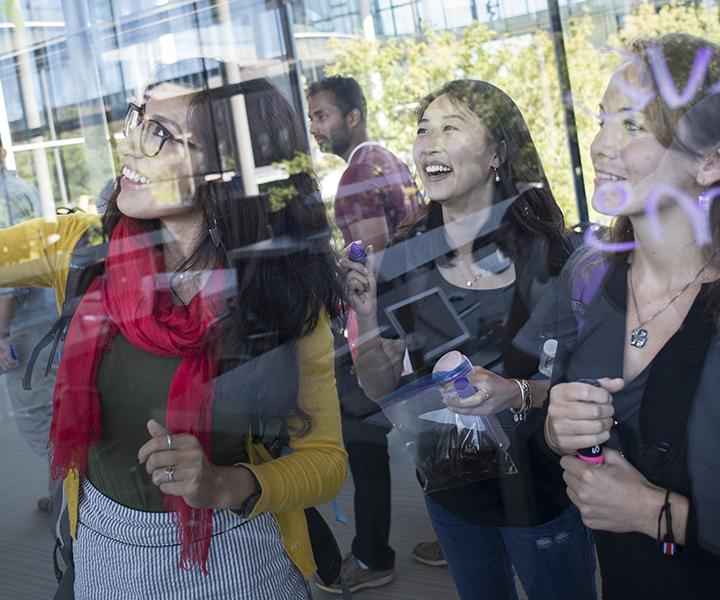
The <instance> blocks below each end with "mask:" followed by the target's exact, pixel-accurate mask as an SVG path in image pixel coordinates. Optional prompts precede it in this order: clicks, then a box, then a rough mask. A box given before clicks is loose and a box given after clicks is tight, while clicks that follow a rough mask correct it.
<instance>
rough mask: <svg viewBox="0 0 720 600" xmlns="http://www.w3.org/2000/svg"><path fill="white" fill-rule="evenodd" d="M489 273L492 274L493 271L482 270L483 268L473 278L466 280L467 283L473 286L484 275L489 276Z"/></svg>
mask: <svg viewBox="0 0 720 600" xmlns="http://www.w3.org/2000/svg"><path fill="white" fill-rule="evenodd" d="M489 275H491V273H488V272H487V271H482V270H481V271H480V272H479V273H478V274H477V275H475V277H473V278H472V279H468V280H467V281H465V285H466V286H468V287H472V286H474V285H475V282H476V281H477V280H478V279H482V278H483V277H488V276H489Z"/></svg>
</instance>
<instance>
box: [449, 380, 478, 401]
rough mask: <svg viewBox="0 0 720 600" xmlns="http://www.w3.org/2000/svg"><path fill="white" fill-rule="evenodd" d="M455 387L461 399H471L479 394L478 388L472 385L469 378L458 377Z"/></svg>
mask: <svg viewBox="0 0 720 600" xmlns="http://www.w3.org/2000/svg"><path fill="white" fill-rule="evenodd" d="M453 387H454V388H455V391H456V392H457V395H458V396H460V397H461V398H469V397H470V396H472V395H473V394H475V393H476V392H477V388H476V387H475V386H474V385H473V384H472V383H470V380H469V379H468V378H467V377H458V378H457V379H455V380H454V381H453Z"/></svg>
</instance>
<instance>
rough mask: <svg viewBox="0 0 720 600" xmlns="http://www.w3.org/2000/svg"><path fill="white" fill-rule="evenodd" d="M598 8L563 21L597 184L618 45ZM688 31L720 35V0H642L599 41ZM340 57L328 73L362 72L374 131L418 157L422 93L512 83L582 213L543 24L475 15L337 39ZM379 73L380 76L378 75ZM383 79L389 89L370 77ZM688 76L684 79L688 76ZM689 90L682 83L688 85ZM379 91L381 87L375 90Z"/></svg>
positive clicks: (549, 165)
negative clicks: (446, 26) (605, 97)
mask: <svg viewBox="0 0 720 600" xmlns="http://www.w3.org/2000/svg"><path fill="white" fill-rule="evenodd" d="M599 22H600V21H599V19H598V18H597V17H593V16H591V15H590V14H586V15H585V16H583V17H580V18H576V19H572V20H571V21H570V22H568V23H566V28H565V34H566V39H565V46H566V51H567V55H568V66H569V70H570V79H571V83H572V86H573V93H574V99H575V102H576V118H577V122H578V132H579V138H580V148H581V151H582V164H583V167H584V169H585V185H586V189H588V190H592V179H593V170H592V166H591V162H590V156H589V151H588V150H589V147H590V142H591V141H592V138H593V136H594V135H595V132H596V130H597V110H598V109H597V106H598V103H599V101H600V98H601V96H602V93H603V91H604V88H605V85H606V84H607V81H608V79H609V76H610V74H611V72H612V69H613V68H614V67H615V66H617V65H618V64H619V63H620V60H621V58H620V57H619V56H618V55H617V54H612V53H608V52H603V51H601V49H600V48H599V45H598V44H599V42H598V37H599V36H601V35H602V32H598V31H596V25H597V23H599ZM671 32H684V33H690V34H693V35H697V36H700V37H705V38H707V39H709V40H718V39H720V7H718V6H714V7H698V6H695V5H693V4H690V5H687V6H685V5H684V4H681V3H679V2H673V3H670V4H668V5H666V6H664V7H662V8H661V9H660V10H657V9H656V8H655V7H654V6H651V5H649V4H642V5H640V6H639V7H638V8H637V9H636V10H635V12H634V13H633V14H632V15H629V16H627V17H626V18H625V20H624V22H623V25H622V27H621V28H620V30H619V31H618V32H617V34H615V35H613V36H611V37H610V38H609V39H608V40H602V41H601V43H606V44H607V45H609V46H611V47H622V46H625V45H626V44H627V43H628V42H629V41H631V40H632V39H634V38H637V37H640V36H643V37H645V36H655V35H660V34H664V33H671ZM333 45H334V50H335V51H336V53H337V54H336V59H335V61H334V62H333V63H332V64H330V65H329V66H328V68H327V69H326V70H327V72H328V73H329V74H342V75H346V76H352V77H355V78H356V79H357V80H358V81H359V82H360V84H361V85H362V86H363V87H364V89H365V90H366V97H367V103H368V126H369V131H370V136H371V137H372V138H373V139H376V140H378V141H380V142H382V143H383V144H385V145H387V147H389V148H390V149H391V150H393V151H394V152H396V153H397V154H398V155H400V156H402V157H403V158H404V159H405V160H406V162H408V164H412V157H411V156H410V148H411V146H412V141H413V139H414V136H415V129H416V124H415V117H414V108H415V105H416V103H417V101H418V100H419V99H420V98H421V97H423V96H424V95H426V94H427V93H428V92H430V91H431V90H433V89H436V88H438V87H440V85H442V84H443V83H445V82H446V81H448V80H450V79H458V78H473V79H485V80H487V81H490V82H491V83H494V84H495V85H497V86H498V87H500V88H502V89H503V90H505V91H506V92H507V93H508V94H509V95H510V96H511V97H512V98H513V99H514V100H515V101H516V102H517V104H518V106H519V107H520V109H521V110H522V112H523V114H524V115H525V118H526V119H527V121H528V125H529V127H530V131H531V133H532V135H533V138H534V140H535V143H536V144H537V146H538V150H539V152H540V156H541V158H542V160H543V164H544V166H545V169H546V171H547V175H548V179H549V180H550V184H551V185H552V186H553V191H554V192H555V195H556V198H557V200H558V203H559V204H560V206H561V207H562V208H563V210H564V212H565V214H566V215H567V218H568V221H569V222H571V223H574V222H575V220H576V218H577V216H576V211H575V198H574V193H573V185H572V178H571V173H570V167H569V164H570V159H569V153H568V150H567V142H566V137H565V129H564V123H563V115H562V111H561V110H560V92H559V88H558V83H557V72H556V68H555V57H554V55H553V48H552V40H551V39H550V36H549V35H548V34H547V32H546V31H542V30H536V31H533V32H531V33H528V34H526V35H521V36H515V37H507V36H501V35H498V34H497V33H496V32H494V31H492V30H491V29H489V28H488V27H487V26H485V25H483V24H480V23H475V24H473V25H472V26H470V27H468V28H466V29H464V30H461V31H457V32H449V31H441V32H438V31H427V32H426V33H425V34H424V35H423V36H418V37H414V38H411V37H407V38H400V39H392V40H390V41H387V42H382V43H381V42H377V41H375V42H369V41H367V40H364V39H354V40H335V41H334V44H333ZM378 75H379V77H378ZM378 80H379V81H381V82H382V92H381V93H377V92H378V91H379V90H378V89H377V88H378V86H375V87H373V82H374V81H375V82H376V81H378ZM683 84H684V82H683ZM681 89H682V86H681ZM373 90H374V91H375V93H373Z"/></svg>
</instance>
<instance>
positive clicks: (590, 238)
mask: <svg viewBox="0 0 720 600" xmlns="http://www.w3.org/2000/svg"><path fill="white" fill-rule="evenodd" d="M597 229H598V227H597V225H591V226H590V227H588V228H587V229H586V230H585V235H584V240H585V243H586V244H587V245H588V246H590V247H592V248H597V249H598V250H602V251H603V252H631V251H633V250H635V249H636V248H637V247H638V243H637V242H605V241H603V240H601V239H600V238H598V237H597V235H595V232H596V231H597Z"/></svg>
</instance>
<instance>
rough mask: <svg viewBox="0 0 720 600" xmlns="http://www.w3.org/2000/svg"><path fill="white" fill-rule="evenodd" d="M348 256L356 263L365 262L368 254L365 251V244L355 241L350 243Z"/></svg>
mask: <svg viewBox="0 0 720 600" xmlns="http://www.w3.org/2000/svg"><path fill="white" fill-rule="evenodd" d="M348 258H349V259H350V260H351V261H353V262H356V263H361V264H363V265H364V264H365V262H366V261H367V254H366V253H365V246H363V245H362V244H361V243H360V242H353V243H352V244H350V251H349V252H348Z"/></svg>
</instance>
